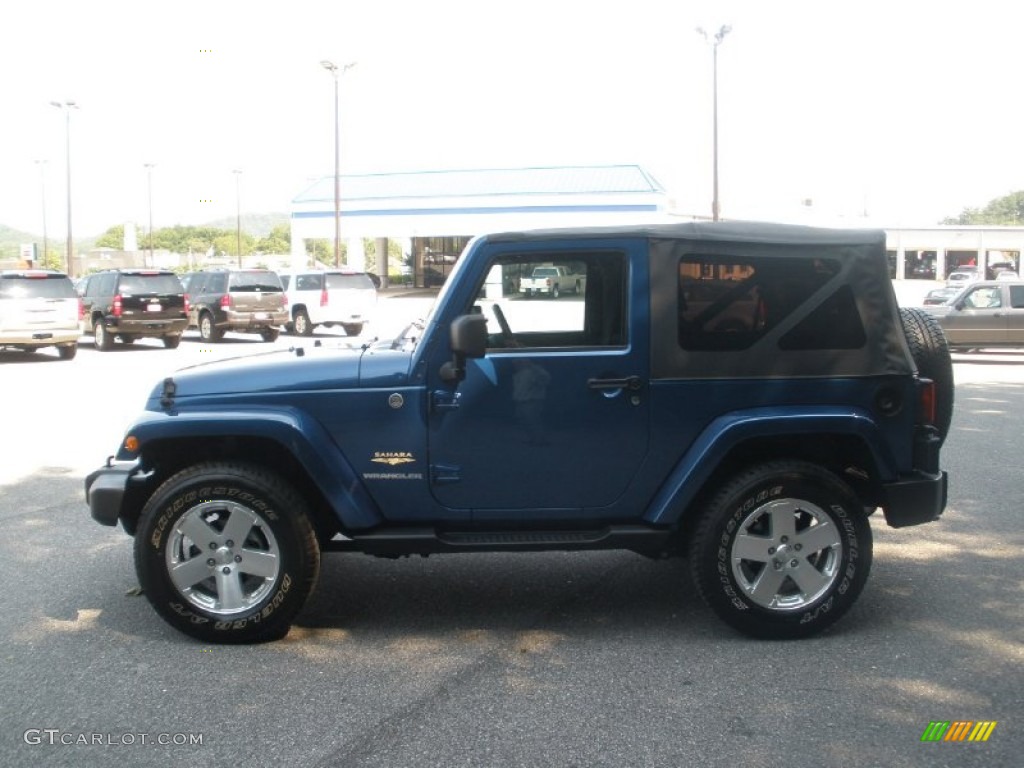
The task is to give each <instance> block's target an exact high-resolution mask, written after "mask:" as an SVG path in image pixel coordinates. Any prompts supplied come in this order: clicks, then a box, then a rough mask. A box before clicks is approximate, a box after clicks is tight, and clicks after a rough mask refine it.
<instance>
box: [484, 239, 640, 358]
mask: <svg viewBox="0 0 1024 768" xmlns="http://www.w3.org/2000/svg"><path fill="white" fill-rule="evenodd" d="M627 274H628V271H627V269H626V256H625V254H623V253H620V252H594V253H589V252H586V253H580V252H576V251H573V252H571V253H560V252H554V253H529V254H520V255H512V256H503V257H501V258H500V259H498V260H497V261H496V262H495V263H494V264H493V265H492V266H491V269H490V271H489V272H488V275H487V278H486V279H485V281H484V283H483V285H481V286H480V289H479V291H478V293H477V299H476V301H475V302H474V304H473V307H472V308H471V309H470V311H473V312H481V313H482V314H483V315H484V316H485V317H486V318H487V329H488V336H489V344H488V346H489V347H490V348H491V349H499V350H500V349H523V348H530V349H544V348H555V349H564V348H566V347H616V346H625V344H626V341H627V324H626V317H627V312H626V297H627V295H628V291H627Z"/></svg>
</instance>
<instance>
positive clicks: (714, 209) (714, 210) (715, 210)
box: [697, 24, 732, 221]
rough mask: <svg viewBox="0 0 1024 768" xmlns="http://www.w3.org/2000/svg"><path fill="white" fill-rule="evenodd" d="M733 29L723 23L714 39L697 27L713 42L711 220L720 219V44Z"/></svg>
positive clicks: (706, 38) (701, 33)
mask: <svg viewBox="0 0 1024 768" xmlns="http://www.w3.org/2000/svg"><path fill="white" fill-rule="evenodd" d="M731 31H732V27H730V26H729V25H728V24H723V25H722V26H721V27H720V28H719V30H718V31H717V32H716V33H715V37H714V40H713V41H712V40H711V39H710V38H709V37H708V33H707V32H705V31H704V28H703V27H697V32H698V33H699V34H700V35H702V36H703V37H704V39H705V40H707V41H708V42H709V43H710V44H711V72H712V75H711V89H712V118H711V120H712V130H713V132H714V138H713V146H712V150H711V152H712V155H713V156H714V160H713V168H712V178H713V181H712V184H713V186H714V194H713V197H712V200H711V220H712V221H718V214H719V211H720V206H719V203H718V46H720V45H721V44H722V40H724V39H725V36H726V35H727V34H729V32H731Z"/></svg>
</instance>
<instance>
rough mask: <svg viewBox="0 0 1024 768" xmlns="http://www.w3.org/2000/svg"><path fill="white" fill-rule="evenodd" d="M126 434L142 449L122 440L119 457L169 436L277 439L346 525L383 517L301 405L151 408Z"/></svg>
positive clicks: (127, 456)
mask: <svg viewBox="0 0 1024 768" xmlns="http://www.w3.org/2000/svg"><path fill="white" fill-rule="evenodd" d="M127 434H130V435H133V436H134V437H136V438H137V439H138V441H139V448H138V450H136V451H134V452H131V451H128V450H126V449H125V447H124V445H123V444H122V446H121V449H120V450H119V452H118V454H117V459H118V460H125V461H128V460H132V459H136V458H138V457H139V456H140V455H143V456H144V455H145V453H146V448H147V446H154V445H157V444H159V443H161V442H164V441H169V440H189V441H196V440H203V439H207V438H208V439H219V438H225V437H237V438H243V439H244V438H264V439H268V440H272V441H274V442H276V443H277V444H278V445H280V446H281V447H282V448H283V449H284V450H286V451H288V453H290V454H291V455H292V456H294V457H295V459H296V461H298V462H299V464H301V465H302V466H303V467H304V468H305V470H306V472H307V473H308V475H309V477H310V479H311V480H312V482H313V483H314V484H315V485H316V486H317V488H318V489H319V490H320V492H321V493H322V494H323V496H324V498H325V499H327V502H328V504H329V505H330V507H331V509H332V511H333V512H334V515H335V517H336V518H337V519H338V520H339V521H340V522H341V524H342V526H343V527H345V528H347V529H356V530H357V529H363V528H370V527H373V526H375V525H378V524H380V523H382V522H383V521H384V518H383V516H382V515H381V513H380V510H379V509H378V507H377V505H376V503H375V502H374V501H373V499H372V498H371V497H370V495H369V493H367V491H366V488H365V487H364V486H363V484H362V482H361V481H360V480H359V478H358V476H357V475H356V473H355V471H354V470H353V469H352V465H351V464H350V463H349V461H348V459H346V458H345V456H344V454H343V453H342V452H341V451H340V450H339V448H338V446H337V444H336V443H335V442H334V440H333V439H332V438H331V436H330V434H328V432H327V430H325V429H324V427H323V425H321V424H320V422H318V421H317V420H316V419H314V418H312V417H311V416H310V415H309V414H307V413H305V412H304V411H301V410H299V409H297V408H287V407H263V406H252V405H247V406H245V407H241V408H237V409H234V410H230V411H227V410H225V409H224V407H223V406H222V405H221V406H218V407H217V408H216V410H213V409H210V410H203V409H201V408H199V409H190V410H188V411H185V412H178V411H174V410H172V411H159V412H147V414H146V416H145V417H144V418H142V419H140V420H139V421H137V422H136V423H135V424H134V425H133V426H132V427H131V429H129V430H128V432H127Z"/></svg>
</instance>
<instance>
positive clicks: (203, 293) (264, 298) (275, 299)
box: [181, 269, 288, 341]
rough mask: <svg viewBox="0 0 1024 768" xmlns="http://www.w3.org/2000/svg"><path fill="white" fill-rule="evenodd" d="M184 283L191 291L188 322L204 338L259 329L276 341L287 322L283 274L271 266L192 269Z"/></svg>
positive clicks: (213, 339) (206, 339) (188, 290)
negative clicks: (268, 267)
mask: <svg viewBox="0 0 1024 768" xmlns="http://www.w3.org/2000/svg"><path fill="white" fill-rule="evenodd" d="M181 283H182V285H183V286H185V287H186V288H185V289H186V290H187V292H188V299H189V302H190V306H191V310H190V312H189V325H190V326H195V327H196V328H198V329H199V335H200V336H201V337H202V339H203V341H220V339H221V338H223V336H224V333H225V331H240V332H242V333H258V334H259V335H260V336H262V337H263V340H264V341H274V340H275V339H276V338H277V336H278V334H279V333H280V332H281V331H280V328H279V326H282V325H284V324H285V323H287V322H288V310H287V305H286V301H285V295H284V289H283V288H282V286H281V278H280V277H278V275H277V273H276V272H272V271H270V270H269V269H238V270H235V269H211V270H204V271H202V272H191V273H189V274H187V275H185V276H184V277H183V278H182V280H181Z"/></svg>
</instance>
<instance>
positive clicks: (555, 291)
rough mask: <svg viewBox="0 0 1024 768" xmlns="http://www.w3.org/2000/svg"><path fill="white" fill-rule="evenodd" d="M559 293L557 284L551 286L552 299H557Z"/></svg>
mask: <svg viewBox="0 0 1024 768" xmlns="http://www.w3.org/2000/svg"><path fill="white" fill-rule="evenodd" d="M561 295H562V294H561V293H560V292H559V290H558V286H557V285H553V286H551V298H552V299H557V298H558V297H559V296H561Z"/></svg>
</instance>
